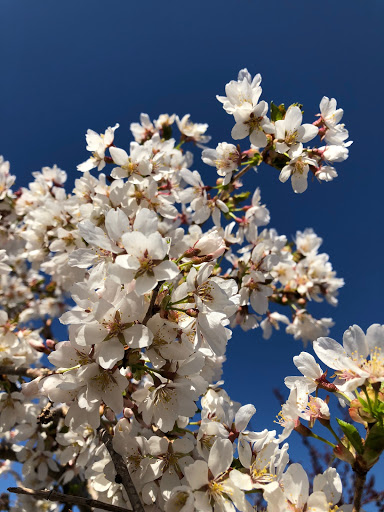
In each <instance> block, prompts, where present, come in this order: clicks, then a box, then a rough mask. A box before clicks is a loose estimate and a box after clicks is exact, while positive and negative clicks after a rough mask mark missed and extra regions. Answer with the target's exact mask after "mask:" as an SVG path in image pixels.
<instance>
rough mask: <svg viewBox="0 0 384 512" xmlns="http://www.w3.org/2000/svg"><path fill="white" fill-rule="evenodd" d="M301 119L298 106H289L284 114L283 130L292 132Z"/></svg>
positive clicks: (301, 115)
mask: <svg viewBox="0 0 384 512" xmlns="http://www.w3.org/2000/svg"><path fill="white" fill-rule="evenodd" d="M302 120H303V114H302V113H301V110H300V108H299V107H289V109H288V110H287V113H286V114H285V119H284V121H285V131H286V132H288V133H292V132H294V131H296V130H297V128H298V127H299V126H300V125H301V122H302Z"/></svg>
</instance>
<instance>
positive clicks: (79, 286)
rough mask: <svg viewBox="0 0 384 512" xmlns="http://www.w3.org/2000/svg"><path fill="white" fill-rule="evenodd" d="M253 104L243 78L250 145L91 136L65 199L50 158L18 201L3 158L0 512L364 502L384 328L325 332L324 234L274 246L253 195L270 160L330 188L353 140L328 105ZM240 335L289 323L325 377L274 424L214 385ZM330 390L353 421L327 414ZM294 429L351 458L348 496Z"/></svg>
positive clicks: (356, 506)
mask: <svg viewBox="0 0 384 512" xmlns="http://www.w3.org/2000/svg"><path fill="white" fill-rule="evenodd" d="M261 96H262V89H261V76H260V75H256V76H255V77H254V78H252V76H251V75H250V74H249V72H248V71H247V70H246V69H243V70H241V71H240V73H239V75H238V79H237V80H232V81H231V82H229V83H228V84H227V85H226V87H225V96H218V97H217V98H218V100H219V102H221V103H222V105H223V108H224V110H225V112H226V113H228V114H229V115H232V116H233V117H234V126H233V129H232V133H231V135H232V139H233V140H234V141H240V142H241V144H242V145H243V146H242V147H241V145H239V144H236V142H235V143H233V142H221V143H220V144H218V145H217V147H216V148H209V147H208V144H209V141H210V136H209V135H208V134H207V129H208V125H207V124H201V123H194V122H192V121H191V119H190V115H189V114H187V115H184V116H182V117H181V118H180V117H179V116H177V115H168V114H162V115H161V116H160V117H159V118H158V119H156V120H154V121H151V119H150V117H149V116H148V115H147V114H142V115H141V117H140V123H132V125H131V131H132V134H133V137H134V141H132V142H131V143H130V145H129V147H126V148H125V149H124V148H121V147H120V144H121V142H120V141H119V140H118V131H117V129H118V128H119V125H115V126H114V127H113V128H112V127H109V128H107V129H106V130H105V132H104V133H103V134H99V133H96V132H95V131H93V130H88V132H87V134H86V142H87V146H86V149H87V150H88V152H89V155H90V156H89V158H88V159H86V160H85V161H84V162H83V163H80V164H79V165H78V166H77V169H78V171H77V172H78V173H79V174H78V178H77V179H76V181H75V187H74V189H73V190H72V192H69V191H66V189H65V182H66V179H67V174H66V173H65V172H64V171H62V170H61V169H59V168H58V167H56V166H55V167H53V168H48V167H44V168H43V169H42V171H41V172H35V173H33V181H31V183H30V184H29V186H28V188H24V187H23V188H21V189H19V190H17V189H15V188H14V187H15V177H14V176H12V174H10V166H9V163H8V162H6V161H5V160H4V159H3V158H2V157H1V160H0V236H1V241H2V244H1V247H2V249H1V250H0V280H1V287H0V306H1V309H0V377H1V381H0V382H1V389H0V428H1V437H2V441H1V445H0V455H1V459H2V460H3V461H4V462H3V463H2V465H1V466H0V471H1V472H2V473H7V472H8V473H10V474H12V475H13V476H14V477H15V479H16V481H17V484H18V487H15V488H10V489H9V491H10V492H12V493H16V494H17V501H15V502H14V501H13V502H12V503H11V504H9V502H7V503H6V504H5V505H4V507H6V508H5V510H10V511H12V512H18V511H29V510H32V509H34V510H37V511H43V510H49V511H59V510H69V506H70V505H75V506H77V507H78V508H79V509H80V510H82V511H83V510H84V511H85V510H92V508H93V509H94V510H110V511H116V512H118V511H123V510H134V511H137V512H139V511H140V512H142V511H147V512H156V511H159V512H160V511H165V512H193V511H194V510H196V511H203V512H210V511H215V512H224V511H225V512H231V511H234V510H239V511H242V512H248V511H251V510H255V507H256V506H257V505H255V501H254V497H255V496H259V497H260V499H262V500H264V501H263V503H264V505H263V506H264V507H266V509H267V510H268V512H275V511H276V512H280V511H295V512H299V511H303V512H304V511H308V510H314V511H318V512H329V511H331V510H332V511H333V510H336V509H337V510H339V511H340V512H342V511H344V512H348V511H351V510H353V511H359V510H361V505H362V499H363V490H364V484H365V479H366V475H367V473H368V471H369V470H370V469H371V468H372V467H373V466H374V465H375V464H376V462H377V461H378V460H379V457H380V454H381V452H382V451H383V449H384V426H383V418H384V400H383V399H384V393H383V384H382V383H383V381H384V326H381V325H378V324H377V325H376V324H375V325H373V326H371V327H370V328H369V329H368V331H367V333H366V334H365V333H364V332H363V331H362V330H361V329H360V328H359V327H358V326H353V327H350V328H349V329H348V330H347V331H346V333H345V335H344V338H343V346H342V345H340V344H339V343H337V342H336V341H334V340H332V339H331V338H328V337H327V336H328V335H329V332H330V328H331V327H332V325H333V321H332V319H331V318H328V317H326V318H317V317H316V303H317V302H321V301H324V300H325V301H326V302H328V303H329V304H330V305H331V306H336V305H337V295H338V290H339V289H340V287H342V286H343V284H344V281H343V279H342V278H340V277H338V276H337V274H336V272H335V271H334V270H333V268H332V265H331V263H330V261H329V257H328V255H327V254H325V253H322V252H320V247H321V244H322V239H321V238H320V237H319V236H317V235H316V234H315V233H314V231H313V230H312V229H310V228H307V229H305V230H304V231H297V233H296V236H295V237H294V238H293V239H292V240H291V239H289V238H287V237H286V236H285V235H281V234H278V233H277V231H276V230H275V229H273V228H270V227H267V226H268V225H269V222H270V214H269V211H268V209H267V207H266V206H265V205H264V204H262V200H261V191H260V189H259V188H257V189H256V190H253V191H252V190H244V189H243V187H244V183H246V174H247V173H248V172H252V170H256V169H257V168H258V167H259V166H261V165H262V164H264V165H265V166H268V167H269V168H273V169H276V170H277V171H278V173H279V174H276V177H277V178H279V180H280V182H286V181H288V180H289V179H290V180H291V185H292V188H293V190H294V191H295V192H296V193H303V192H304V191H306V189H307V187H308V176H310V175H312V176H313V177H314V178H316V179H317V180H319V181H324V182H329V181H332V180H333V179H335V178H336V177H337V176H338V174H337V171H336V169H335V168H334V167H333V164H334V163H339V162H342V161H343V160H345V159H346V158H347V157H348V152H349V149H348V148H349V146H350V144H351V142H347V139H348V131H347V129H346V128H345V126H344V125H343V124H341V123H340V121H341V119H342V116H343V110H342V109H340V108H339V109H338V108H337V104H336V100H335V99H334V98H332V99H329V98H327V97H324V98H323V99H322V100H321V102H320V113H319V115H318V119H315V120H312V122H310V123H304V124H303V113H302V105H298V104H294V105H290V106H288V108H286V107H285V106H284V105H275V104H273V103H271V104H270V106H269V105H268V103H267V102H266V101H265V100H260V98H261ZM310 121H311V120H310ZM177 131H178V133H179V135H177ZM316 138H317V140H318V142H317V145H314V144H316V142H315V139H316ZM307 143H311V145H310V146H308V145H307ZM188 145H190V148H192V147H193V146H196V147H197V148H199V150H200V153H201V160H202V162H198V165H199V167H201V168H202V169H204V166H203V164H206V166H207V167H205V170H204V171H203V170H202V172H201V173H200V172H199V171H197V170H194V164H193V158H194V155H193V153H192V152H191V151H190V150H189V149H187V148H188ZM214 169H216V172H217V177H216V178H214V177H213V176H214ZM206 176H207V178H208V182H209V183H210V185H206V184H205V182H204V181H203V180H206ZM276 186H283V185H280V184H279V183H278V180H276ZM285 186H287V185H285ZM309 193H310V192H309ZM55 319H59V320H60V322H61V324H63V325H64V326H68V327H67V336H66V339H59V336H58V334H57V332H56V330H55V327H54V325H55V323H54V320H55ZM235 328H238V329H243V330H244V331H252V332H253V330H255V331H256V332H257V331H258V332H259V333H260V334H262V335H263V336H264V338H270V337H271V336H272V333H273V330H274V329H279V328H283V329H285V331H286V333H287V334H289V335H292V336H293V337H294V338H295V339H299V340H302V341H303V342H304V344H307V343H308V342H309V343H311V344H313V349H314V351H315V354H316V355H317V357H318V358H319V360H320V361H321V362H322V363H323V364H325V365H327V367H328V368H330V369H331V370H332V371H330V372H329V374H331V373H332V372H333V373H334V375H333V377H329V376H328V373H327V372H328V370H327V369H326V370H324V369H323V368H322V367H321V366H320V365H319V363H318V362H317V360H316V359H315V358H314V356H313V355H311V354H310V353H308V352H302V353H301V354H300V355H298V356H297V357H295V358H294V363H295V365H296V366H297V368H298V370H299V372H300V373H301V375H299V376H293V377H287V378H286V379H285V384H286V386H287V388H288V390H289V396H288V398H287V401H286V402H285V403H284V404H283V406H282V409H281V412H280V413H279V414H278V422H277V423H278V426H277V431H275V430H274V431H269V430H268V429H265V430H263V431H260V432H254V431H252V430H250V428H249V422H250V420H251V418H252V417H253V415H254V414H255V413H256V409H255V407H254V406H253V405H241V404H240V403H237V402H234V401H233V400H231V398H230V397H229V396H228V394H227V393H226V391H225V390H224V388H223V381H221V380H220V379H221V375H222V365H223V363H224V361H225V353H226V347H227V344H228V343H230V340H231V336H232V329H235ZM250 335H251V334H250ZM331 398H332V399H333V398H336V399H337V400H336V402H337V401H339V402H340V403H341V404H342V406H343V407H346V408H348V410H349V416H350V420H351V422H347V421H344V420H341V419H337V418H336V419H334V417H333V412H332V408H331V407H330V406H329V405H328V404H329V400H330V399H331ZM255 400H256V401H257V396H255ZM335 422H336V423H335ZM356 423H357V424H358V425H357V427H356V426H355V424H356ZM319 424H320V425H322V426H323V427H326V429H327V430H328V433H329V437H328V438H325V437H322V436H320V435H318V434H317V433H315V432H314V430H315V427H316V428H317V425H319ZM294 430H295V431H296V432H298V433H299V434H300V435H302V436H303V437H304V438H308V437H311V438H314V439H316V440H317V441H318V442H322V443H325V444H326V445H328V446H330V447H331V448H332V452H333V456H334V458H335V460H336V459H341V460H343V461H346V462H347V463H348V464H350V466H351V468H352V470H353V472H354V474H355V486H354V497H353V503H351V504H346V503H345V501H343V498H342V483H341V478H340V476H339V474H338V473H337V471H336V469H335V467H333V466H332V465H330V467H328V469H326V470H325V471H324V472H322V473H318V474H317V475H316V476H315V477H314V479H313V482H311V484H310V479H309V478H308V475H307V473H306V471H305V470H304V468H303V467H302V466H301V465H300V464H297V463H291V464H289V454H288V452H289V446H288V443H287V442H286V440H287V439H288V438H289V437H290V435H291V434H292V432H293V431H294ZM13 462H18V463H20V464H21V468H22V469H21V473H22V474H21V475H19V474H18V473H17V472H15V468H14V465H13ZM4 503H5V502H4ZM63 507H64V508H63Z"/></svg>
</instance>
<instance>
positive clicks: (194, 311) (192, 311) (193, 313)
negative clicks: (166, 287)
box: [185, 308, 199, 318]
mask: <svg viewBox="0 0 384 512" xmlns="http://www.w3.org/2000/svg"><path fill="white" fill-rule="evenodd" d="M185 312H186V314H187V315H188V316H192V317H194V318H196V317H197V315H198V314H199V310H198V309H195V308H190V309H187V310H186V311H185Z"/></svg>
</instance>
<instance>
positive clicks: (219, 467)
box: [208, 438, 233, 478]
mask: <svg viewBox="0 0 384 512" xmlns="http://www.w3.org/2000/svg"><path fill="white" fill-rule="evenodd" d="M232 461H233V447H232V443H231V441H230V440H229V439H220V438H219V439H217V440H216V441H215V442H214V444H213V446H212V448H211V451H210V452H209V458H208V466H209V469H210V470H211V472H212V474H213V477H214V478H217V477H218V476H219V475H220V474H221V473H224V472H225V471H227V469H228V468H229V466H230V465H231V464H232Z"/></svg>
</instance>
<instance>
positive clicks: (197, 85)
mask: <svg viewBox="0 0 384 512" xmlns="http://www.w3.org/2000/svg"><path fill="white" fill-rule="evenodd" d="M0 13H1V19H2V22H1V30H0V55H1V60H0V62H1V71H0V73H1V80H0V91H1V96H0V98H1V101H0V119H1V122H0V141H1V144H0V154H3V155H4V157H5V158H6V159H8V160H10V162H11V170H12V172H13V173H15V174H17V176H18V184H19V185H25V184H26V183H27V181H28V180H29V176H30V173H31V172H32V171H36V170H39V169H40V168H41V167H42V166H44V165H49V166H51V165H53V164H54V163H56V164H58V165H59V166H60V167H61V168H62V169H65V170H66V171H67V172H68V174H69V181H70V183H73V180H74V179H75V178H76V177H77V176H78V171H76V165H77V164H78V163H80V162H82V161H83V160H85V158H86V151H85V139H84V134H85V132H86V130H87V128H92V129H94V130H96V131H104V129H105V128H106V127H107V126H110V125H114V124H115V123H116V122H119V123H120V125H121V128H120V129H119V130H118V132H117V141H118V145H119V146H120V147H127V146H128V143H129V140H131V135H130V131H129V125H130V123H131V122H132V121H137V120H138V118H139V114H140V112H147V113H148V114H150V116H151V118H156V117H157V116H158V115H159V114H160V113H163V112H168V113H170V114H171V113H173V112H175V113H178V114H179V115H184V114H185V113H190V114H191V117H192V119H193V120H194V121H197V122H207V123H209V125H210V129H209V133H210V134H211V135H212V136H213V140H212V144H211V145H212V146H213V147H215V146H216V144H217V143H218V142H221V141H228V142H231V140H230V130H231V128H232V126H233V118H232V117H231V116H229V115H227V114H226V113H225V112H224V110H223V109H222V108H221V104H219V103H218V102H217V100H216V99H215V95H216V94H223V91H224V86H225V84H226V83H227V82H228V81H229V80H231V79H236V76H237V72H238V71H239V70H240V69H241V68H243V67H248V69H249V70H250V72H251V73H252V74H255V73H257V72H259V73H261V74H262V77H263V82H262V86H263V96H262V99H265V100H267V101H270V100H274V101H275V103H281V102H284V103H285V104H286V105H289V104H290V103H292V102H295V101H297V102H300V103H303V104H304V110H305V115H304V117H305V119H306V121H305V122H312V117H313V116H314V115H315V114H316V113H317V112H318V105H319V102H320V99H321V98H322V96H323V95H327V96H329V97H335V98H336V99H337V100H338V102H339V106H340V107H342V108H344V110H345V114H344V122H345V123H346V126H347V128H348V129H349V132H350V138H351V139H352V140H354V144H353V146H352V147H351V148H350V158H349V159H348V160H347V161H346V162H344V163H342V164H338V165H337V169H338V171H339V178H338V179H337V180H336V181H334V182H332V183H329V184H326V183H324V184H321V185H320V184H319V183H317V182H314V183H312V184H310V186H309V190H308V191H307V192H306V193H304V194H302V195H295V194H294V193H293V192H292V189H291V186H290V183H286V184H281V183H280V182H279V181H278V173H277V171H275V170H273V169H270V168H266V167H265V168H264V167H263V168H262V169H260V172H259V173H258V174H253V175H250V178H249V180H250V181H249V182H250V185H249V186H250V187H251V188H252V189H254V188H255V187H256V186H257V185H259V186H260V187H261V190H262V200H263V202H265V203H266V204H267V205H268V207H269V209H270V212H271V216H272V222H271V226H273V227H275V228H276V229H278V231H279V232H280V233H284V234H287V235H293V234H294V233H295V231H296V230H297V229H304V228H305V227H313V228H314V229H315V231H316V232H317V233H318V235H320V236H321V237H323V239H324V244H323V250H324V251H325V252H328V253H329V254H330V257H331V261H332V264H333V265H334V268H335V269H336V270H337V271H338V274H339V275H340V276H342V277H344V278H345V280H346V286H345V288H344V289H343V290H342V292H341V293H340V305H339V307H338V308H336V309H334V308H331V307H330V306H327V307H321V306H320V307H319V305H317V304H314V305H313V308H312V311H313V313H314V315H315V316H319V317H320V316H332V317H333V318H334V320H335V321H336V326H335V327H334V328H333V329H332V332H331V335H332V336H333V337H335V338H337V339H340V338H341V335H342V333H343V332H344V330H345V329H346V328H347V327H348V326H349V325H351V324H353V323H358V324H359V325H361V326H362V327H363V328H364V329H366V328H367V327H368V326H369V325H370V324H372V323H375V322H379V323H384V318H383V300H382V296H383V290H384V282H383V248H384V243H383V226H382V205H383V199H382V198H383V185H384V178H383V170H382V157H381V151H382V148H383V135H382V134H383V130H382V119H383V108H382V102H383V100H382V91H383V75H384V74H383V64H382V62H383V52H382V50H383V28H382V23H383V14H384V4H383V2H382V1H381V0H373V1H370V2H363V1H358V0H349V1H347V0H337V1H335V0H323V1H322V2H314V1H313V0H298V1H296V2H288V1H284V0H276V1H274V2H260V1H257V0H205V1H202V0H194V1H193V2H180V1H175V0H167V1H163V2H158V1H154V0H147V1H146V2H134V1H132V0H131V1H130V0H109V1H108V2H104V1H100V0H92V1H91V0H81V1H78V0H67V1H65V2H57V1H56V2H47V1H44V0H34V1H33V2H31V1H30V0H2V1H1V4H0ZM195 168H197V169H199V170H201V169H203V166H202V164H201V162H199V161H198V160H196V162H195ZM204 172H205V174H204V175H203V176H204V177H205V180H206V182H209V181H210V178H209V177H208V176H209V174H208V173H210V172H211V180H212V181H213V180H214V179H215V177H214V176H213V174H212V170H211V169H210V168H208V167H207V168H206V169H205V171H204ZM301 350H302V345H301V342H298V341H295V340H293V338H291V337H290V336H288V335H285V334H284V333H281V334H279V335H276V336H274V337H273V338H272V339H271V340H269V341H268V342H266V341H264V340H262V339H261V333H260V331H259V330H258V331H253V332H250V333H248V334H246V335H243V333H242V332H238V333H235V334H234V337H233V339H232V341H231V343H230V346H229V350H228V362H227V364H226V367H225V375H224V377H225V381H226V387H227V389H228V391H229V393H230V395H231V396H232V398H233V399H236V400H239V401H242V402H243V403H249V402H252V403H254V404H255V405H256V407H257V409H258V412H257V415H256V417H255V420H254V422H253V427H254V428H255V429H262V428H264V426H268V427H269V428H272V426H273V424H272V421H273V419H274V416H275V414H276V413H277V412H278V408H279V404H278V403H277V402H276V400H275V398H274V397H273V395H272V392H271V389H272V388H273V387H280V388H282V389H283V378H284V376H286V375H289V374H292V372H294V371H295V367H294V366H293V363H292V356H293V355H295V354H298V353H299V352H300V351H301ZM320 429H321V427H320ZM292 441H294V439H292Z"/></svg>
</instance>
